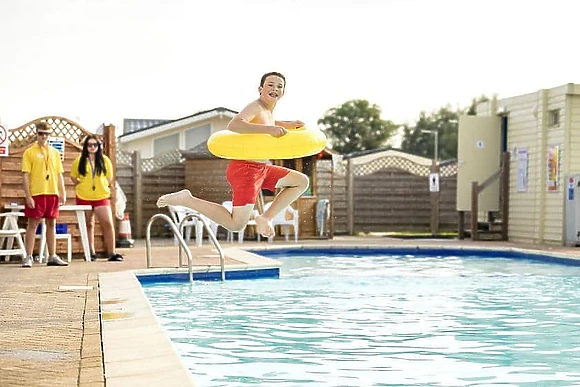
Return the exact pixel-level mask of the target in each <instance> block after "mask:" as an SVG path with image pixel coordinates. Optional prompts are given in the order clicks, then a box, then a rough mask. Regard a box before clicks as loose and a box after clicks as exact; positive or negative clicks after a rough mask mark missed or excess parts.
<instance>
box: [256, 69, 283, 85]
mask: <svg viewBox="0 0 580 387" xmlns="http://www.w3.org/2000/svg"><path fill="white" fill-rule="evenodd" d="M270 75H273V76H275V77H280V78H282V80H283V81H284V87H286V77H284V75H282V74H280V73H279V72H276V71H270V72H269V73H266V74H264V75H262V79H260V86H261V87H263V86H264V82H266V78H268V77H269V76H270Z"/></svg>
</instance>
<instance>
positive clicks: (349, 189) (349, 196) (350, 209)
mask: <svg viewBox="0 0 580 387" xmlns="http://www.w3.org/2000/svg"><path fill="white" fill-rule="evenodd" d="M346 219H347V227H348V235H354V171H353V165H352V159H348V160H347V162H346Z"/></svg>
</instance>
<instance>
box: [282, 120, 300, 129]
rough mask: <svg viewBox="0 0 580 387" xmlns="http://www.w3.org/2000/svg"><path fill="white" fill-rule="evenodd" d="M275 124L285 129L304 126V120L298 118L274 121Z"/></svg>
mask: <svg viewBox="0 0 580 387" xmlns="http://www.w3.org/2000/svg"><path fill="white" fill-rule="evenodd" d="M275 124H276V125H277V126H281V127H283V128H286V129H296V128H300V127H302V126H304V122H302V121H300V120H294V121H276V122H275Z"/></svg>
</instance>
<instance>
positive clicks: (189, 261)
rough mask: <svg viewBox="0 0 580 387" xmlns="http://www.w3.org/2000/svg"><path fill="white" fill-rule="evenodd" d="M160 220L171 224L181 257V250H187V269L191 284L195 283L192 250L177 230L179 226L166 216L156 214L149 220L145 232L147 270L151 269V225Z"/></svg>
mask: <svg viewBox="0 0 580 387" xmlns="http://www.w3.org/2000/svg"><path fill="white" fill-rule="evenodd" d="M158 218H160V219H165V220H166V221H167V223H168V224H169V227H171V230H172V231H173V234H174V235H175V237H176V238H177V241H178V242H179V244H180V255H181V248H184V249H185V253H186V254H187V268H188V273H189V282H193V259H192V257H191V250H190V249H189V246H187V243H185V240H183V236H182V235H181V232H180V231H179V230H178V229H177V226H176V225H175V223H174V222H173V220H171V218H170V217H169V216H167V215H165V214H155V215H153V216H152V217H151V219H149V222H147V230H146V232H145V248H146V251H147V268H150V267H151V224H153V221H154V220H155V219H158ZM180 264H181V262H180Z"/></svg>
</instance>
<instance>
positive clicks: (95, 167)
mask: <svg viewBox="0 0 580 387" xmlns="http://www.w3.org/2000/svg"><path fill="white" fill-rule="evenodd" d="M70 176H71V180H72V181H73V183H74V184H75V193H76V204H79V205H89V206H91V208H92V209H91V210H90V211H87V212H86V214H85V215H86V217H87V233H88V235H89V246H90V248H91V258H92V260H93V261H95V260H96V258H97V255H96V253H95V216H96V217H97V219H98V220H99V223H100V225H101V229H102V230H103V238H104V241H105V249H106V252H107V257H108V259H109V261H122V260H123V257H122V256H121V255H120V254H117V253H116V252H115V228H114V226H113V214H112V211H111V200H110V198H111V186H112V185H113V164H112V163H111V160H110V159H109V158H108V157H107V156H105V155H104V154H103V146H102V144H101V142H100V141H99V139H98V138H97V137H96V136H93V135H91V136H88V137H87V138H86V139H85V141H84V143H83V150H82V153H81V155H80V156H79V157H77V158H76V159H75V160H74V161H73V164H72V166H71V171H70Z"/></svg>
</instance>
